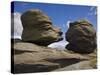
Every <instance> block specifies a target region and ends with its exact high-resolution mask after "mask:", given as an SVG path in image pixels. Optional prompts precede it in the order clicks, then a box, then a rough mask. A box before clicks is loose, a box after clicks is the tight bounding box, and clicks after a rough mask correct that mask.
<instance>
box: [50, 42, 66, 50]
mask: <svg viewBox="0 0 100 75" xmlns="http://www.w3.org/2000/svg"><path fill="white" fill-rule="evenodd" d="M67 44H68V42H66V41H65V40H63V41H60V42H55V43H52V44H50V45H48V47H50V48H55V49H58V50H64V49H65V46H66V45H67Z"/></svg>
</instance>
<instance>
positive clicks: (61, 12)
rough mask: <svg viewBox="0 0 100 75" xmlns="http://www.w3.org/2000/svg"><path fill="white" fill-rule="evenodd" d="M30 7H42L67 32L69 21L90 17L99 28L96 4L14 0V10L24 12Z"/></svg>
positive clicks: (55, 23)
mask: <svg viewBox="0 0 100 75" xmlns="http://www.w3.org/2000/svg"><path fill="white" fill-rule="evenodd" d="M28 9H40V10H42V11H43V12H44V13H46V14H47V15H48V16H50V18H51V19H52V22H53V24H54V25H55V26H58V27H60V28H61V30H62V31H63V32H66V31H67V29H68V27H67V26H66V24H67V22H68V21H76V20H79V19H83V18H86V19H88V20H89V21H90V22H91V23H92V24H93V25H94V27H95V28H97V11H96V10H97V8H96V7H95V6H81V5H68V4H47V3H33V2H32V3H31V2H14V12H19V13H21V14H22V13H23V12H25V11H26V10H28Z"/></svg>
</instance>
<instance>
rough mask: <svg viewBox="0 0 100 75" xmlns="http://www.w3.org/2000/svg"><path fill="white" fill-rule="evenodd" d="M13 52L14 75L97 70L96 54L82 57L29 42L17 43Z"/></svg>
mask: <svg viewBox="0 0 100 75" xmlns="http://www.w3.org/2000/svg"><path fill="white" fill-rule="evenodd" d="M12 52H13V53H12V60H13V61H12V63H13V64H12V67H13V72H14V73H34V72H50V71H67V70H80V69H95V68H96V60H95V61H92V60H93V59H96V54H94V53H93V54H87V55H81V54H77V53H71V52H68V51H66V50H65V51H64V50H60V51H59V50H56V49H51V48H48V47H45V46H39V45H36V44H33V43H27V42H17V43H15V44H14V47H13V48H12ZM87 62H88V63H87ZM85 65H86V66H85ZM71 66H72V67H71ZM73 66H74V67H73ZM63 68H64V69H63Z"/></svg>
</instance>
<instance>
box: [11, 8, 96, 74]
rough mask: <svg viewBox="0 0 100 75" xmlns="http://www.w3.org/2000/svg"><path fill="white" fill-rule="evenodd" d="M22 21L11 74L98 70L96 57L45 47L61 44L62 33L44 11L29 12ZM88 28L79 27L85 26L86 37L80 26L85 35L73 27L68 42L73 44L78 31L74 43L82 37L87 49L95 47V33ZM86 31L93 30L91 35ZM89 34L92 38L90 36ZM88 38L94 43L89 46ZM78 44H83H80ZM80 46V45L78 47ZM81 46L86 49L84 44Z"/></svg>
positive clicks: (14, 49)
mask: <svg viewBox="0 0 100 75" xmlns="http://www.w3.org/2000/svg"><path fill="white" fill-rule="evenodd" d="M21 20H22V24H23V33H22V40H19V39H16V40H15V39H12V40H11V42H12V44H11V45H12V47H11V55H12V56H11V59H12V61H11V63H12V73H33V72H49V71H60V70H63V71H64V70H75V69H78V70H80V69H90V68H92V69H93V68H96V62H97V61H96V53H91V54H78V53H73V52H70V51H67V50H57V49H51V48H48V47H46V45H48V44H50V43H52V42H55V41H59V40H61V34H62V32H61V31H60V30H59V29H57V28H54V27H53V26H52V22H51V20H50V18H49V17H48V16H47V15H45V14H44V13H43V12H42V11H40V10H29V11H27V12H25V13H24V14H22V16H21ZM82 24H83V23H82ZM85 25H86V26H85V27H84V25H80V26H83V27H84V28H85V29H86V33H85V31H84V28H83V29H82V28H81V27H80V26H79V28H80V29H82V30H83V31H82V32H78V31H79V30H77V26H78V25H75V27H76V29H74V27H73V26H74V25H72V26H70V28H71V27H72V29H71V30H69V31H68V33H67V37H68V41H69V42H71V41H73V40H72V39H73V37H74V34H73V32H76V31H75V30H77V32H78V34H76V33H75V34H76V36H75V37H74V39H77V40H78V39H80V37H79V35H80V36H81V38H82V37H83V38H82V40H83V39H84V38H86V41H85V44H87V45H88V46H91V45H92V46H94V45H93V44H94V42H95V41H94V39H95V38H94V37H95V36H96V35H95V31H93V30H91V28H92V29H93V27H92V26H91V25H87V24H85ZM87 27H90V30H89V31H88V28H87ZM72 30H73V31H72ZM70 32H72V33H70ZM87 32H88V33H91V34H87ZM81 33H82V34H81ZM83 34H84V36H83ZM93 34H94V37H92V38H91V37H90V36H93ZM70 35H71V36H70ZM87 35H88V36H87ZM88 37H89V38H90V39H91V40H92V41H90V39H89V41H88V42H87V40H88ZM70 38H71V40H70ZM74 42H75V41H74ZM76 42H77V43H79V44H81V42H79V41H76ZM90 42H91V43H90ZM79 44H77V46H78V45H79ZM69 45H70V43H69ZM81 45H83V42H82V44H81ZM78 47H79V48H78V50H80V45H79V46H78ZM71 48H72V47H71ZM89 48H90V47H89ZM91 48H92V47H91ZM87 49H88V47H87ZM86 51H87V50H86ZM93 59H94V60H93ZM84 65H87V66H84ZM77 66H78V67H77Z"/></svg>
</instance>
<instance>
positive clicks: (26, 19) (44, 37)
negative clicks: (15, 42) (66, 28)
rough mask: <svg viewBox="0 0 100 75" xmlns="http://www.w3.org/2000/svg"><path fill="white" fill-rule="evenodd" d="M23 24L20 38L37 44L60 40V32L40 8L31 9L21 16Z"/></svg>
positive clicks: (47, 43)
mask: <svg viewBox="0 0 100 75" xmlns="http://www.w3.org/2000/svg"><path fill="white" fill-rule="evenodd" d="M21 21H22V25H23V33H22V40H23V41H26V42H32V43H35V44H38V45H44V46H46V45H49V44H51V43H53V42H56V41H60V40H62V37H61V35H62V32H61V31H60V29H59V28H54V27H53V25H52V21H51V19H50V18H49V17H48V16H47V15H46V14H44V13H43V12H42V11H41V10H38V9H31V10H28V11H26V12H25V13H23V14H22V16H21Z"/></svg>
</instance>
